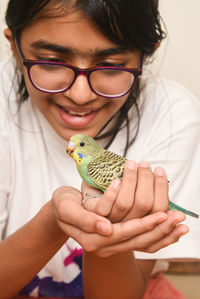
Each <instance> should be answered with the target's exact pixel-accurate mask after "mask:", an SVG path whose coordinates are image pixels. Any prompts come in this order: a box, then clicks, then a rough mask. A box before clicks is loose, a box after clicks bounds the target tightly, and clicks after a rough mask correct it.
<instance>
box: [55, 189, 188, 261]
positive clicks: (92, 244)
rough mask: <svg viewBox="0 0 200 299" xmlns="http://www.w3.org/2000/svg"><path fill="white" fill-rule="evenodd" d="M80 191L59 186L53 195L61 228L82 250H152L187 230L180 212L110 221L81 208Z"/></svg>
mask: <svg viewBox="0 0 200 299" xmlns="http://www.w3.org/2000/svg"><path fill="white" fill-rule="evenodd" d="M81 200H82V194H81V193H80V192H79V191H78V190H76V189H74V188H71V187H61V188H58V189H57V190H56V191H55V192H54V194H53V198H52V202H53V205H54V212H55V217H56V220H57V223H58V226H59V227H60V229H61V230H62V231H63V232H64V233H65V234H66V235H67V236H68V237H71V238H73V239H74V240H76V241H77V242H78V243H79V244H80V245H81V246H82V247H83V249H84V250H86V251H89V252H95V253H96V254H97V255H99V256H104V257H105V256H110V255H113V254H116V253H120V252H126V251H129V250H131V251H132V250H137V251H145V252H155V251H157V250H159V249H161V248H163V247H165V246H168V245H169V244H172V243H174V242H176V241H177V240H178V239H179V238H180V237H181V236H182V235H183V234H185V233H186V232H187V231H188V229H187V227H186V226H185V225H183V224H180V222H182V221H183V220H184V219H185V215H184V214H183V213H181V212H171V211H170V212H169V213H164V212H155V213H153V214H151V215H148V216H144V217H142V218H135V219H131V220H126V221H123V222H119V223H114V224H112V223H111V222H110V221H109V220H108V219H107V218H105V217H103V216H101V215H98V214H96V213H94V212H91V211H87V210H86V209H84V208H83V207H81Z"/></svg>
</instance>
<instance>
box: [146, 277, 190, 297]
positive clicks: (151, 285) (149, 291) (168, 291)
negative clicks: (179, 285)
mask: <svg viewBox="0 0 200 299" xmlns="http://www.w3.org/2000/svg"><path fill="white" fill-rule="evenodd" d="M142 299H186V297H185V296H184V295H183V294H181V293H180V292H179V291H178V290H177V289H176V288H175V287H174V286H173V285H172V284H171V282H170V281H169V280H168V279H167V278H166V277H165V275H164V274H163V273H161V272H159V273H156V274H155V275H153V276H152V277H151V279H150V280H149V282H148V284H147V288H146V291H145V294H144V296H143V298H142Z"/></svg>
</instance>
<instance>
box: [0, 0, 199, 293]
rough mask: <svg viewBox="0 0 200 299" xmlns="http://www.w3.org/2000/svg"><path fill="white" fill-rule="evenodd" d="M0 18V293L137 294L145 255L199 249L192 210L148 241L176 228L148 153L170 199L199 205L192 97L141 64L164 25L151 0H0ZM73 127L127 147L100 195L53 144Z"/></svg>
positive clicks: (61, 144)
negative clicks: (4, 1)
mask: <svg viewBox="0 0 200 299" xmlns="http://www.w3.org/2000/svg"><path fill="white" fill-rule="evenodd" d="M6 21H7V25H8V28H7V29H6V30H5V36H6V38H7V39H8V40H9V42H10V45H11V48H12V53H13V57H14V60H13V62H14V64H15V67H13V62H12V61H11V62H9V63H6V64H3V65H2V67H1V77H0V78H1V83H0V84H1V87H0V95H1V106H0V138H1V147H0V166H1V173H0V229H1V238H2V242H1V243H0V262H1V267H0V290H1V298H4V299H6V298H16V297H13V296H17V295H18V294H20V295H24V296H42V297H60V298H67V297H70V296H71V297H83V296H85V298H95V299H98V298H104V299H106V298H109V299H110V298H115V299H119V298H123V299H126V298H127V299H128V298H131V299H133V298H142V296H143V295H144V293H145V290H146V286H147V282H148V281H149V278H150V276H151V274H152V271H153V268H154V266H155V261H156V259H167V258H179V257H180V258H199V257H200V250H199V248H200V246H198V245H200V244H199V243H200V240H199V239H197V236H200V234H199V226H197V224H196V222H195V221H196V220H193V219H189V220H188V225H189V226H190V228H191V232H190V234H188V237H187V236H185V237H184V238H183V239H182V240H181V241H180V242H179V243H178V244H175V245H171V246H169V247H167V248H166V249H162V248H163V247H166V246H168V245H170V244H172V243H174V242H176V241H178V240H179V238H180V237H181V236H182V235H184V234H186V233H187V232H188V227H187V225H185V224H181V222H182V221H183V220H184V219H185V216H184V215H183V214H182V213H180V212H168V211H167V210H168V180H167V175H166V173H165V171H164V169H163V168H162V167H158V166H159V165H162V166H164V167H165V168H166V170H167V173H168V179H169V180H170V188H171V191H170V197H171V199H172V200H173V201H176V202H178V203H179V204H181V205H184V207H185V208H189V207H190V202H192V207H193V209H194V210H196V211H197V212H198V211H199V210H200V207H199V203H198V201H197V200H198V198H199V195H200V189H199V184H198V183H197V182H196V177H198V171H199V169H198V165H199V163H198V161H196V160H197V159H198V156H199V155H197V151H198V147H199V138H198V137H199V134H200V117H199V115H200V110H199V104H198V102H197V100H196V99H195V98H194V97H193V96H192V95H191V94H190V93H189V92H188V91H186V90H185V89H184V88H182V87H180V86H178V85H176V84H175V83H172V82H167V81H164V80H163V81H162V80H161V79H156V78H150V79H148V80H147V79H142V77H141V73H142V68H143V62H145V63H146V61H147V60H148V57H150V56H151V55H152V54H153V53H154V51H155V50H156V48H157V47H158V46H159V43H160V42H161V41H162V39H163V38H164V36H165V34H164V32H163V31H162V29H161V25H160V17H159V13H158V1H153V0H140V1H135V0H134V1H133V0H124V1H121V0H115V1H114V0H113V1H112V0H110V1H106V0H87V1H83V0H42V1H41V0H40V1H39V0H30V1H26V0H20V1H15V0H10V1H9V3H8V9H7V13H6ZM77 133H83V134H86V135H89V136H92V137H96V139H98V140H99V142H101V144H102V145H103V146H105V147H107V148H108V147H109V149H111V150H112V151H114V152H116V153H118V154H121V155H123V154H125V155H126V157H127V158H128V159H130V160H129V162H128V163H127V164H126V167H125V172H124V176H123V180H122V182H120V181H118V180H116V181H113V182H112V183H111V185H110V186H109V188H108V189H107V191H106V192H105V194H104V195H103V197H102V198H101V200H98V199H90V200H87V201H85V200H84V201H83V202H82V200H83V199H84V196H85V194H86V193H87V192H91V190H90V188H89V187H88V186H86V185H85V184H83V185H82V190H81V191H79V190H80V186H81V180H80V177H79V175H78V174H77V172H76V169H75V164H74V162H73V161H72V159H71V158H69V157H67V156H66V154H65V149H66V145H67V141H68V140H69V138H70V137H71V136H72V135H74V134H77ZM132 159H134V160H136V161H141V162H139V163H136V162H134V161H133V160H132ZM147 160H148V161H149V162H150V163H151V166H150V164H149V163H147V162H144V161H147ZM151 167H152V168H153V169H154V170H153V171H152V169H151ZM195 182H196V184H195ZM192 183H193V187H192V188H191V184H192ZM93 191H94V190H92V192H93ZM189 200H190V202H189ZM81 202H82V204H81ZM191 224H192V225H191ZM160 249H162V250H160ZM158 250H160V251H158ZM82 251H83V253H84V254H83V263H82ZM156 251H158V253H155V252H156ZM82 265H83V268H82ZM154 272H155V268H154ZM16 277H17V279H16ZM82 277H83V282H82ZM144 296H147V293H146V295H144ZM152 296H153V297H152V298H155V296H154V295H152ZM170 296H171V295H169V297H170ZM159 298H161V297H160V295H159ZM170 298H173V297H170Z"/></svg>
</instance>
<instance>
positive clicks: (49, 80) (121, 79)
mask: <svg viewBox="0 0 200 299" xmlns="http://www.w3.org/2000/svg"><path fill="white" fill-rule="evenodd" d="M16 45H17V48H18V51H19V54H20V56H21V59H22V62H23V64H24V66H25V67H26V68H27V71H28V76H29V79H30V82H31V83H32V85H33V86H34V87H35V88H36V89H38V90H40V91H43V92H46V93H60V92H65V91H66V90H68V89H69V88H70V87H71V86H72V85H73V84H74V82H75V80H76V78H77V77H78V76H79V75H85V76H86V77H87V80H88V84H89V86H90V88H91V90H92V91H93V92H94V93H95V94H97V95H99V96H103V97H108V98H116V97H122V96H124V95H126V94H127V93H128V92H129V91H130V90H131V88H132V87H133V85H134V83H135V81H136V79H137V78H138V76H140V75H141V74H142V66H143V60H144V55H143V54H142V56H141V61H140V66H139V68H124V67H114V66H106V67H93V68H86V69H83V68H78V67H75V66H72V65H70V64H67V63H62V62H54V61H40V60H28V59H26V58H25V56H24V54H23V52H22V50H21V47H20V44H19V40H18V38H16Z"/></svg>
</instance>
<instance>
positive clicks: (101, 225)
mask: <svg viewBox="0 0 200 299" xmlns="http://www.w3.org/2000/svg"><path fill="white" fill-rule="evenodd" d="M96 227H97V230H98V231H99V232H100V233H103V234H104V235H107V234H108V233H109V232H110V228H109V225H108V224H107V223H105V222H97V224H96Z"/></svg>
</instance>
